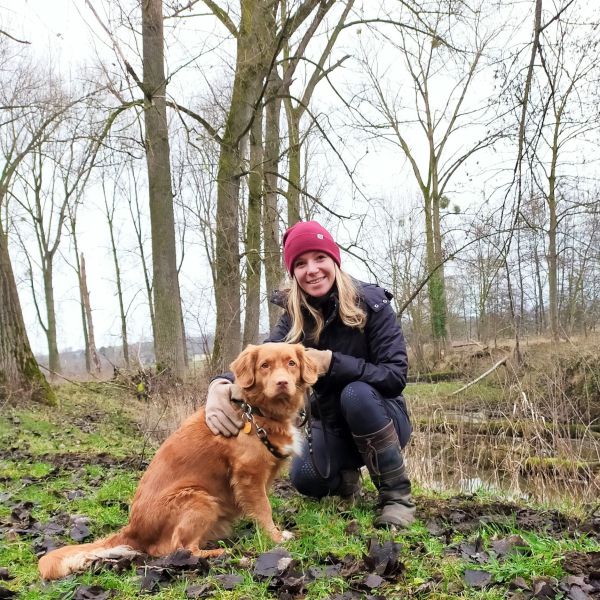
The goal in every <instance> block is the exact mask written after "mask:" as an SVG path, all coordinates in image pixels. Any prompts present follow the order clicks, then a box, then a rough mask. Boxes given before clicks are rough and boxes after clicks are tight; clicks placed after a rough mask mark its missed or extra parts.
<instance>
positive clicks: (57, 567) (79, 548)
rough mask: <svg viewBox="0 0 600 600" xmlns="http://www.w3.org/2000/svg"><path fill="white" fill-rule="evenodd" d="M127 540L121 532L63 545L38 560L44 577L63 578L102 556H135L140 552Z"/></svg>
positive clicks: (86, 566)
mask: <svg viewBox="0 0 600 600" xmlns="http://www.w3.org/2000/svg"><path fill="white" fill-rule="evenodd" d="M126 541H127V540H126V539H125V536H123V535H122V534H121V532H119V533H115V534H114V535H111V536H109V537H107V538H104V539H102V540H98V541H97V542H93V543H91V544H79V545H71V546H63V547H62V548H57V549H56V550H52V551H50V552H48V554H44V556H42V558H40V560H39V562H38V568H39V570H40V574H41V576H42V579H45V580H51V579H61V578H62V577H66V576H67V575H70V574H71V573H76V572H78V571H84V570H85V569H87V568H88V567H89V566H90V565H91V564H92V563H93V562H94V561H96V560H98V559H101V558H114V559H119V558H124V557H132V558H133V557H134V556H136V555H137V554H139V552H138V551H137V550H134V549H133V548H132V547H131V546H129V545H128V544H127V543H126Z"/></svg>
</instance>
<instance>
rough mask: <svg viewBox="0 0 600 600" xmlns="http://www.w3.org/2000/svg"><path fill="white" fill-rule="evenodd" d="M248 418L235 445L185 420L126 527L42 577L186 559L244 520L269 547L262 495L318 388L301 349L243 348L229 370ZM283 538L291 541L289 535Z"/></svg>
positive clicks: (48, 567)
mask: <svg viewBox="0 0 600 600" xmlns="http://www.w3.org/2000/svg"><path fill="white" fill-rule="evenodd" d="M231 370H232V371H233V373H234V375H235V377H236V384H237V385H238V386H239V387H240V388H242V396H243V401H244V402H246V405H244V408H245V410H246V413H247V414H248V409H247V406H250V407H252V409H253V410H252V413H251V415H252V417H251V418H250V419H248V418H247V419H246V420H247V421H248V422H247V423H246V426H245V428H244V430H243V432H240V434H239V435H238V436H237V437H232V438H227V437H223V436H220V435H217V436H215V435H213V434H212V433H211V432H210V430H209V429H208V427H207V425H206V423H205V418H204V409H203V408H201V409H200V410H199V411H197V412H196V413H195V414H194V415H192V416H191V417H190V418H188V419H187V420H186V421H185V422H184V423H183V425H182V426H181V427H180V428H179V429H178V430H177V431H175V433H173V434H172V435H171V436H170V437H169V438H167V440H165V442H164V443H163V444H162V446H161V447H160V448H159V449H158V452H157V453H156V455H155V457H154V459H153V460H152V462H151V463H150V465H149V466H148V470H147V471H146V473H145V474H144V476H143V477H142V479H141V481H140V484H139V486H138V488H137V491H136V493H135V496H134V498H133V504H132V505H131V511H130V518H129V523H128V524H127V525H126V526H125V527H124V528H123V529H121V530H120V531H119V532H117V533H115V534H114V535H112V536H109V537H107V538H105V539H102V540H99V541H97V542H94V543H92V544H82V545H78V546H65V547H63V548H59V549H57V550H53V551H52V552H49V553H48V554H46V555H45V556H43V557H42V558H41V559H40V561H39V569H40V573H41V575H42V577H43V578H44V579H58V578H60V577H66V576H67V575H69V574H70V573H73V572H76V571H81V570H84V569H85V568H87V567H88V566H89V565H90V564H92V563H93V562H94V561H95V560H98V559H100V558H108V557H110V558H119V557H122V556H128V555H135V554H137V553H140V552H143V553H146V554H150V555H152V556H165V555H167V554H170V553H171V552H174V551H175V550H177V549H179V548H185V549H188V550H190V551H191V552H192V553H193V554H194V555H195V556H201V557H207V556H218V555H219V554H221V553H222V552H223V550H220V549H219V550H203V549H202V547H203V546H204V544H206V542H208V541H211V540H216V539H220V538H222V537H225V536H226V535H228V534H229V532H230V529H231V524H232V523H233V521H234V520H235V519H237V518H238V517H241V516H247V517H251V518H253V519H255V520H256V522H257V523H258V524H259V525H260V526H262V527H263V528H264V529H265V531H266V532H267V533H268V534H269V535H270V536H271V538H272V539H273V540H274V541H275V542H280V541H282V539H284V538H285V537H286V536H285V535H284V534H287V532H283V533H282V532H281V531H280V530H279V529H278V528H277V526H276V525H275V523H273V516H272V513H271V505H270V504H269V499H268V497H267V490H268V489H269V486H270V485H271V483H272V481H273V479H274V478H275V475H276V474H277V472H278V471H279V469H280V467H281V466H282V464H283V462H284V458H285V457H287V456H288V455H290V454H291V453H292V452H293V451H294V450H296V451H297V450H298V445H299V440H300V437H299V432H298V430H297V428H296V427H295V419H296V416H297V415H298V412H299V411H300V409H301V408H302V407H303V404H304V392H305V390H306V388H307V387H308V386H309V385H311V384H313V383H315V381H316V380H317V371H316V367H315V365H314V363H313V362H312V361H311V360H310V359H309V358H308V357H307V356H305V351H304V348H303V346H301V345H300V344H283V343H281V344H279V343H278V344H264V345H262V346H248V347H247V348H246V349H245V350H244V351H243V352H242V353H241V354H240V355H239V356H238V358H237V359H236V360H235V361H234V362H233V363H232V364H231ZM288 537H291V534H288Z"/></svg>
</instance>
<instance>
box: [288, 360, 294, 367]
mask: <svg viewBox="0 0 600 600" xmlns="http://www.w3.org/2000/svg"><path fill="white" fill-rule="evenodd" d="M295 366H296V361H295V360H290V362H289V363H288V367H295Z"/></svg>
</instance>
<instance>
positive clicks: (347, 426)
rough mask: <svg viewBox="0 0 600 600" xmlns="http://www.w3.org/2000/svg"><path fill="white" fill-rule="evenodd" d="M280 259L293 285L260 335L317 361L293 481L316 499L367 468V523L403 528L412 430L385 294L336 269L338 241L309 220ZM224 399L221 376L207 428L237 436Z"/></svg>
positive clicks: (403, 360) (407, 519)
mask: <svg viewBox="0 0 600 600" xmlns="http://www.w3.org/2000/svg"><path fill="white" fill-rule="evenodd" d="M283 256H284V262H285V264H286V267H287V270H288V272H289V274H290V276H291V279H292V282H291V288H290V290H289V291H287V293H278V294H276V295H275V298H274V300H273V301H274V302H275V303H276V304H279V305H280V306H281V307H282V308H283V309H284V311H285V312H284V314H283V315H282V317H281V318H280V320H279V322H278V323H277V325H276V326H275V329H274V330H273V331H272V332H271V334H270V336H269V338H268V339H267V340H266V341H267V342H276V341H277V342H279V341H285V342H301V343H303V344H304V345H305V346H306V347H307V350H306V351H307V352H308V353H309V354H310V356H311V358H312V359H313V360H314V361H315V362H316V363H317V365H318V366H319V380H318V382H317V383H316V384H315V385H314V387H313V395H312V398H311V413H312V419H311V423H312V425H311V427H310V429H309V436H308V440H307V443H306V444H305V447H304V451H303V453H302V455H301V456H299V457H296V458H295V459H294V460H293V462H292V465H291V469H290V479H291V481H292V484H293V485H294V486H295V487H296V489H297V490H298V491H299V492H300V493H302V494H305V495H307V496H312V497H315V498H321V497H323V496H326V495H330V494H334V495H340V496H352V495H353V494H354V493H356V492H357V491H358V490H359V486H360V472H359V469H360V467H361V466H362V465H366V466H367V468H368V470H369V473H370V475H371V478H372V480H373V482H374V484H375V486H376V487H377V489H378V491H379V505H378V512H377V516H376V519H375V525H376V526H382V527H385V526H390V525H395V526H400V527H405V526H408V525H410V524H411V523H412V522H413V521H414V513H415V505H414V503H413V501H412V497H411V485H410V480H409V479H408V477H407V475H406V471H405V466H404V459H403V456H402V448H403V447H404V446H405V445H406V443H407V442H408V440H409V438H410V434H411V431H412V427H411V425H410V421H409V418H408V415H407V412H406V407H405V404H404V399H403V398H402V395H401V394H402V391H403V389H404V386H405V384H406V374H407V369H408V363H407V357H406V345H405V343H404V337H403V335H402V331H401V329H400V326H399V324H398V321H397V319H396V315H395V314H394V311H393V310H392V307H391V306H390V299H391V298H392V296H391V294H389V293H388V292H387V291H386V290H383V289H382V288H380V287H378V286H376V285H371V284H367V283H362V282H360V281H357V280H354V279H352V278H351V277H350V276H349V275H347V274H346V273H345V272H344V271H342V270H341V268H340V267H341V257H340V249H339V247H338V246H337V244H336V243H335V241H334V240H333V238H332V236H331V234H330V233H329V232H328V231H327V230H326V229H324V228H323V227H322V226H321V225H319V223H317V222H315V221H307V222H300V223H296V225H294V226H293V227H291V228H290V229H288V230H287V231H286V233H285V235H284V237H283ZM230 400H231V381H230V379H229V378H227V375H225V376H224V377H220V378H218V379H216V380H214V381H213V382H212V383H211V385H210V387H209V392H208V396H207V401H206V420H207V424H208V426H209V428H210V429H211V431H212V432H213V433H214V434H222V435H237V433H238V431H239V429H240V427H241V426H242V421H241V418H240V414H239V411H238V410H237V409H236V407H235V406H234V405H233V404H232V403H231V402H230Z"/></svg>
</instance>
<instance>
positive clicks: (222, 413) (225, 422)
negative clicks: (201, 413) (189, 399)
mask: <svg viewBox="0 0 600 600" xmlns="http://www.w3.org/2000/svg"><path fill="white" fill-rule="evenodd" d="M233 387H234V386H233V383H231V382H230V381H228V380H227V379H215V380H214V381H213V382H212V383H211V384H210V385H209V386H208V394H207V395H206V404H205V407H204V410H205V413H206V414H205V418H206V424H207V425H208V428H209V429H210V430H211V431H212V433H214V434H215V435H219V434H221V435H224V436H225V437H230V436H232V435H237V434H238V433H239V432H240V429H241V428H242V425H243V422H242V418H241V412H240V410H239V409H237V408H236V407H235V406H234V405H233V404H232V403H231V391H232V389H233Z"/></svg>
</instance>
